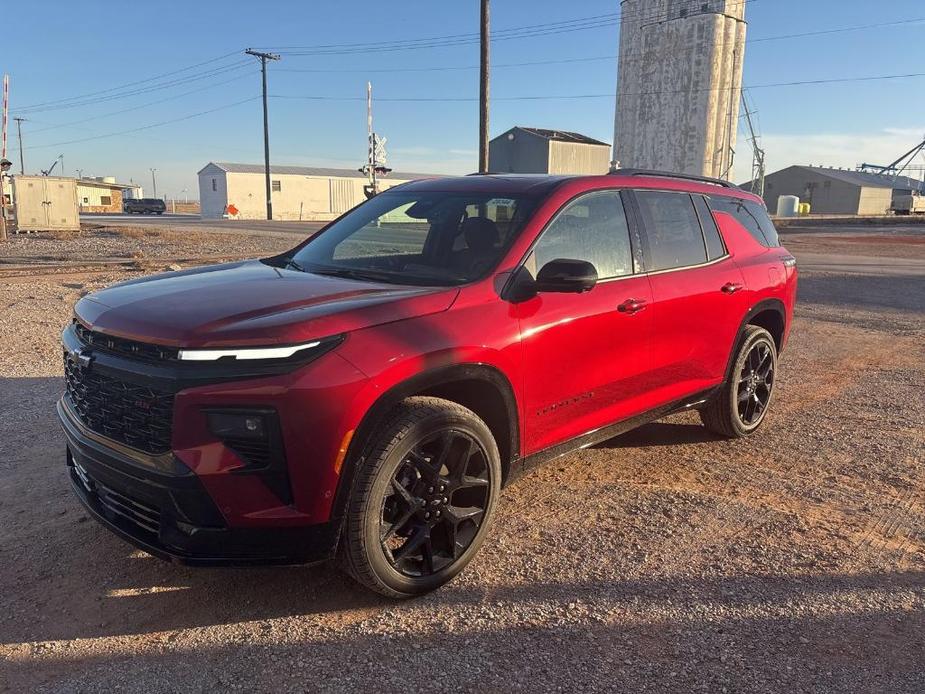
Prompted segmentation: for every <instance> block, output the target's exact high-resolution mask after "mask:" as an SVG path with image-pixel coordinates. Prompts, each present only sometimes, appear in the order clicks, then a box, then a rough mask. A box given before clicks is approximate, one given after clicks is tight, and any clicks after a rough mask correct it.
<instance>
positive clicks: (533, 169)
mask: <svg viewBox="0 0 925 694" xmlns="http://www.w3.org/2000/svg"><path fill="white" fill-rule="evenodd" d="M609 168H610V145H608V144H607V143H606V142H601V141H600V140H595V139H594V138H592V137H588V136H587V135H582V134H580V133H572V132H568V131H565V130H548V129H545V128H526V127H523V126H515V127H513V128H511V129H510V130H508V131H507V132H505V133H502V134H501V135H499V136H498V137H496V138H494V139H493V140H492V141H491V142H490V143H489V145H488V170H489V171H491V172H492V173H522V174H582V175H596V174H605V173H607V171H608V170H609Z"/></svg>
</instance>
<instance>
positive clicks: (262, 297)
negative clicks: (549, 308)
mask: <svg viewBox="0 0 925 694" xmlns="http://www.w3.org/2000/svg"><path fill="white" fill-rule="evenodd" d="M457 294H458V290H457V289H454V288H446V287H438V288H433V287H408V286H398V285H394V284H382V283H377V282H365V281H358V280H352V279H343V278H337V277H328V276H322V275H313V274H310V273H305V272H299V271H297V270H288V269H282V268H278V267H274V266H271V265H267V264H266V263H263V262H261V261H258V260H252V261H245V262H239V263H229V264H223V265H213V266H210V267H205V268H195V269H192V270H185V271H181V272H173V273H168V274H162V275H154V276H152V277H145V278H141V279H138V280H131V281H129V282H123V283H121V284H117V285H114V286H112V287H110V288H108V289H104V290H102V291H99V292H96V293H94V294H90V295H88V296H86V297H84V298H82V299H81V300H80V301H78V302H77V306H76V307H75V309H74V310H75V313H76V315H77V317H78V319H80V320H81V321H82V322H84V323H86V324H87V325H88V326H90V327H92V328H93V329H95V330H100V331H102V332H104V333H108V334H110V335H115V336H119V337H125V338H128V339H132V340H138V341H141V342H153V343H157V344H164V345H171V346H175V347H187V348H189V347H220V346H221V347H226V346H247V345H271V344H294V343H299V342H305V341H309V340H313V339H316V338H320V337H326V336H328V335H336V334H340V333H345V332H348V331H351V330H357V329H360V328H366V327H370V326H374V325H381V324H383V323H391V322H394V321H398V320H403V319H405V318H414V317H417V316H423V315H427V314H430V313H438V312H440V311H445V310H446V309H448V308H449V307H450V306H451V305H452V303H453V301H454V299H455V298H456V296H457Z"/></svg>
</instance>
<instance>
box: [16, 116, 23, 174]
mask: <svg viewBox="0 0 925 694" xmlns="http://www.w3.org/2000/svg"><path fill="white" fill-rule="evenodd" d="M13 120H14V121H16V135H17V137H18V138H19V173H21V174H22V175H23V176H25V175H26V165H25V163H24V161H25V160H24V159H23V153H22V122H23V121H24V120H26V119H25V118H23V117H22V116H16V117H15V118H14V119H13Z"/></svg>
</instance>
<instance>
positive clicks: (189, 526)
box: [57, 398, 339, 566]
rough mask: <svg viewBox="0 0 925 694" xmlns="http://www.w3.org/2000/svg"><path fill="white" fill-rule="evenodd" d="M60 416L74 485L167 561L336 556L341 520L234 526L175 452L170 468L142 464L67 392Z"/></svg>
mask: <svg viewBox="0 0 925 694" xmlns="http://www.w3.org/2000/svg"><path fill="white" fill-rule="evenodd" d="M57 409H58V417H59V419H60V421H61V425H62V428H63V429H64V433H65V436H66V439H67V464H68V470H69V474H70V477H71V483H72V486H73V488H74V491H75V493H76V494H77V496H78V498H79V499H80V500H81V502H82V503H83V504H84V506H85V507H86V508H87V510H88V511H89V512H90V513H91V514H92V515H93V516H94V517H95V518H96V519H97V520H98V521H99V522H100V523H102V524H103V525H104V526H105V527H107V528H109V529H110V530H111V531H113V532H114V533H115V534H117V535H118V536H120V537H121V538H123V539H124V540H127V541H128V542H130V543H131V544H133V545H134V546H136V547H138V548H139V549H142V550H144V551H145V552H148V553H149V554H151V555H153V556H156V557H158V558H160V559H164V560H167V561H172V562H176V563H180V564H187V565H193V566H243V565H254V564H305V563H313V562H318V561H324V560H327V559H330V558H331V557H333V555H334V552H335V550H336V547H337V538H338V535H339V526H338V524H337V523H335V522H329V523H321V524H314V525H307V526H287V527H278V528H277V527H260V528H231V527H228V526H227V524H226V523H225V520H224V518H223V517H222V514H221V513H220V512H219V510H218V508H216V506H215V503H214V502H213V501H212V498H211V497H210V496H209V494H208V493H207V492H206V490H205V488H204V487H203V485H202V483H201V482H200V480H199V478H198V477H197V476H196V475H195V474H194V473H193V472H192V471H191V470H189V469H188V468H187V467H185V466H184V465H183V464H182V463H181V462H180V461H178V460H176V459H175V458H174V460H173V461H171V465H170V466H169V470H167V469H155V468H151V467H147V466H141V465H139V464H138V463H137V462H136V461H133V460H132V458H131V457H130V456H128V455H125V454H124V453H123V452H121V451H120V450H118V448H116V447H114V446H109V445H107V444H106V443H105V441H104V440H101V437H99V436H96V435H94V434H93V433H92V432H88V431H86V430H85V429H84V428H83V427H82V425H81V424H80V423H79V422H78V421H77V420H76V418H75V417H74V416H73V415H72V414H71V413H70V406H69V405H68V403H67V401H66V398H62V399H61V400H60V401H59V402H58V408H57Z"/></svg>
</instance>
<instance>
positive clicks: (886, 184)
mask: <svg viewBox="0 0 925 694" xmlns="http://www.w3.org/2000/svg"><path fill="white" fill-rule="evenodd" d="M791 169H801V170H803V171H810V172H812V173H814V174H818V175H820V176H826V177H828V178H831V179H834V180H836V181H841V182H842V183H850V184H851V185H854V186H858V187H860V188H890V189H892V190H917V191H919V192H921V193H923V194H925V183H923V182H922V181H918V180H916V179H914V178H909V177H908V176H894V175H893V174H879V173H868V172H866V171H851V170H847V169H831V168H828V167H825V166H803V165H799V164H797V165H794V166H789V167H787V168H786V169H781V170H780V171H775V172H774V173H773V174H768V177H771V176H775V175H777V174H779V173H783V172H784V171H789V170H791ZM749 185H751V181H749V182H748V183H743V184H742V187H743V188H747V187H748V186H749Z"/></svg>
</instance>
